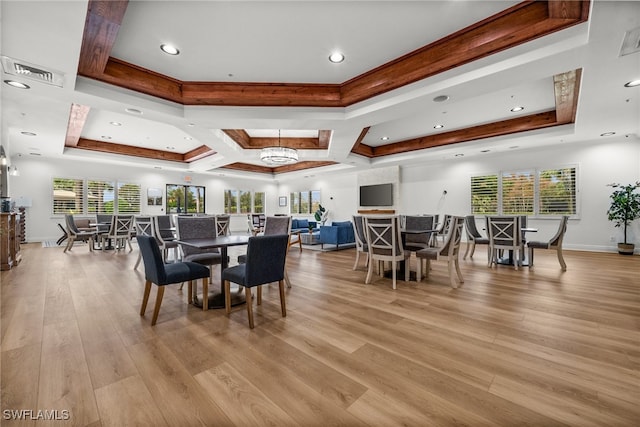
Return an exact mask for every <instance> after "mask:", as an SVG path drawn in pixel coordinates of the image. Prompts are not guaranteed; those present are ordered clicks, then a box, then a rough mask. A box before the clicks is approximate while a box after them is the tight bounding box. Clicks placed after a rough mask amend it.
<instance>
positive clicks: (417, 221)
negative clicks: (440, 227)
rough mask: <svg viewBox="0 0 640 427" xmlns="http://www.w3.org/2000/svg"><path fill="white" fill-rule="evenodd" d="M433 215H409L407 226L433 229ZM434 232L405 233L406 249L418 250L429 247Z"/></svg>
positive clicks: (408, 227)
mask: <svg viewBox="0 0 640 427" xmlns="http://www.w3.org/2000/svg"><path fill="white" fill-rule="evenodd" d="M433 219H434V218H433V216H432V215H407V216H406V217H405V226H404V228H406V229H407V230H433ZM431 234H432V233H419V234H407V235H405V239H404V242H405V247H404V248H405V249H406V250H410V251H418V250H420V249H424V248H428V247H429V246H430V242H431Z"/></svg>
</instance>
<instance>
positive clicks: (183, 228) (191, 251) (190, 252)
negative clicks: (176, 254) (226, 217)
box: [176, 216, 222, 279]
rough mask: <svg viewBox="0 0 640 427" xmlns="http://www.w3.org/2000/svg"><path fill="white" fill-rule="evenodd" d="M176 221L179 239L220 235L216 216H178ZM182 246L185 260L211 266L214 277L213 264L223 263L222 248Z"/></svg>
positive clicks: (212, 237) (211, 237)
mask: <svg viewBox="0 0 640 427" xmlns="http://www.w3.org/2000/svg"><path fill="white" fill-rule="evenodd" d="M176 221H177V222H176V225H177V227H176V229H177V230H176V231H177V234H178V240H180V239H196V238H210V239H214V238H216V237H218V227H217V225H216V217H214V216H178V218H177V220H176ZM180 248H181V250H182V255H183V257H182V260H183V261H191V262H197V263H198V264H202V265H207V266H209V267H210V269H211V278H212V279H213V266H214V265H216V264H222V255H221V254H220V249H218V248H215V249H198V248H194V247H193V246H188V245H180Z"/></svg>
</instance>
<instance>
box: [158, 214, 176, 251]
mask: <svg viewBox="0 0 640 427" xmlns="http://www.w3.org/2000/svg"><path fill="white" fill-rule="evenodd" d="M172 229H174V227H173V224H172V222H171V216H170V215H156V216H154V217H153V230H154V232H155V236H156V241H157V242H158V246H160V250H161V251H162V257H163V259H164V260H165V261H166V260H167V255H168V254H169V249H173V260H174V261H177V260H178V258H179V256H178V244H177V243H176V242H175V240H176V237H175V234H174V231H173V230H172Z"/></svg>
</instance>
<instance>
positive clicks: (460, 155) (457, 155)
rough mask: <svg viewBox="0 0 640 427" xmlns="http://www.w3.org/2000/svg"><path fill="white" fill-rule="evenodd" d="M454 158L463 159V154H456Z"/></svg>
mask: <svg viewBox="0 0 640 427" xmlns="http://www.w3.org/2000/svg"><path fill="white" fill-rule="evenodd" d="M455 156H456V157H464V154H462V153H458V154H456V155H455Z"/></svg>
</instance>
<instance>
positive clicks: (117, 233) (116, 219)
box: [100, 215, 133, 252]
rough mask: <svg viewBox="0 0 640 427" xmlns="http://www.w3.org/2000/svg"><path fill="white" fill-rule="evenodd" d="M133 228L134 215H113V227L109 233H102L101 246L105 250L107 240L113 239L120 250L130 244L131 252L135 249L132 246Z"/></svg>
mask: <svg viewBox="0 0 640 427" xmlns="http://www.w3.org/2000/svg"><path fill="white" fill-rule="evenodd" d="M132 229H133V215H113V218H112V219H111V227H110V228H109V232H108V233H103V234H101V235H100V246H101V247H102V250H103V251H104V249H105V246H106V240H108V239H111V240H113V242H114V244H115V247H116V249H118V250H120V249H123V248H124V247H126V245H127V244H129V252H131V251H132V250H133V246H131V230H132Z"/></svg>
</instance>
